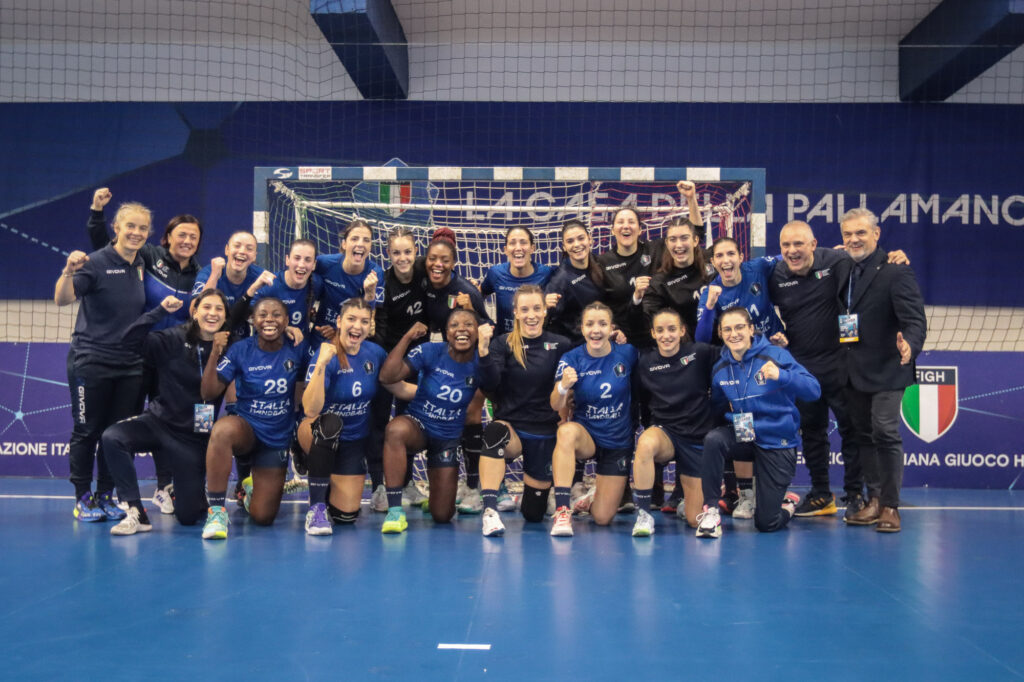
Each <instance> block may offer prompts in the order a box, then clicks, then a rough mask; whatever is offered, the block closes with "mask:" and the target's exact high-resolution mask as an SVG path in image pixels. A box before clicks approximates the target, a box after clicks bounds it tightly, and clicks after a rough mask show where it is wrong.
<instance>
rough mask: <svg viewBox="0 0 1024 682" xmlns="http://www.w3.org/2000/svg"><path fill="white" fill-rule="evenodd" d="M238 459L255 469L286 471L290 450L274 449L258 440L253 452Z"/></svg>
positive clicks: (284, 448)
mask: <svg viewBox="0 0 1024 682" xmlns="http://www.w3.org/2000/svg"><path fill="white" fill-rule="evenodd" d="M236 459H238V460H239V461H240V462H243V463H248V464H249V466H250V467H252V468H253V469H286V468H288V448H287V447H283V448H273V447H270V446H269V445H265V444H264V443H262V442H261V441H260V440H259V439H258V438H257V439H255V445H253V448H252V450H250V451H249V452H248V453H246V454H244V455H241V456H240V457H236Z"/></svg>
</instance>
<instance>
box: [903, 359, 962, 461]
mask: <svg viewBox="0 0 1024 682" xmlns="http://www.w3.org/2000/svg"><path fill="white" fill-rule="evenodd" d="M956 373H957V368H956V367H918V368H917V383H916V384H914V385H913V386H910V387H909V388H907V390H906V391H904V393H903V402H902V404H901V405H900V413H901V414H902V416H903V423H904V424H906V425H907V428H908V429H910V430H911V431H913V432H914V435H915V436H917V437H918V438H920V439H921V440H923V441H924V442H926V443H931V442H932V441H935V440H938V439H939V438H941V437H942V436H943V435H945V433H946V432H947V431H949V429H950V427H952V426H953V422H955V421H956V415H957V412H958V411H959V410H958V402H959V401H958V397H959V393H958V391H957V383H956Z"/></svg>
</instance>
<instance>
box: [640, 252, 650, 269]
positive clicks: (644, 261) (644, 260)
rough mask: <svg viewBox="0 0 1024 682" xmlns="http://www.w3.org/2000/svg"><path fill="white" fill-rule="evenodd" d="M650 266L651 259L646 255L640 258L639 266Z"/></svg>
mask: <svg viewBox="0 0 1024 682" xmlns="http://www.w3.org/2000/svg"><path fill="white" fill-rule="evenodd" d="M650 264H651V257H650V256H648V255H647V254H646V253H645V254H643V255H641V256H640V265H643V266H647V265H650Z"/></svg>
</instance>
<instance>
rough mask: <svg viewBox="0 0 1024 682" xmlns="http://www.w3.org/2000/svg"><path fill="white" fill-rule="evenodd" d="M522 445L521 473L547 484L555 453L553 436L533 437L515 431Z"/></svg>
mask: <svg viewBox="0 0 1024 682" xmlns="http://www.w3.org/2000/svg"><path fill="white" fill-rule="evenodd" d="M516 433H517V435H518V436H519V442H520V443H522V444H523V473H524V474H526V475H527V476H529V477H530V478H532V479H534V480H536V481H538V482H541V483H547V482H549V481H550V480H551V459H552V456H553V455H554V452H555V437H554V436H535V435H533V434H528V433H523V432H522V431H517V432H516Z"/></svg>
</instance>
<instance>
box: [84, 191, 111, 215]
mask: <svg viewBox="0 0 1024 682" xmlns="http://www.w3.org/2000/svg"><path fill="white" fill-rule="evenodd" d="M113 198H114V195H113V194H111V193H110V190H109V189H107V188H106V187H100V188H99V189H98V190H96V191H95V192H93V193H92V206H91V207H90V208H92V210H94V211H102V210H103V207H104V206H106V205H107V204H109V203H110V200H111V199H113Z"/></svg>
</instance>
